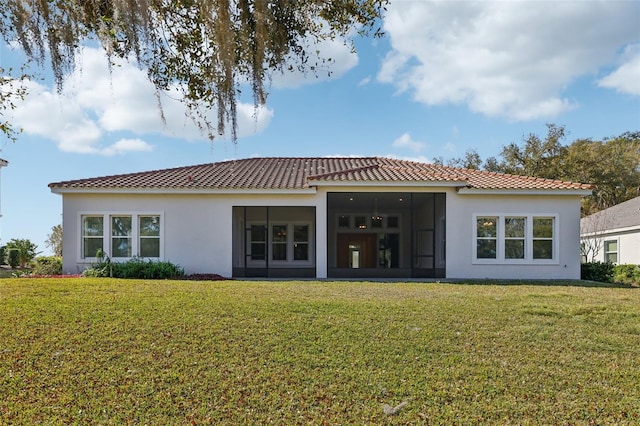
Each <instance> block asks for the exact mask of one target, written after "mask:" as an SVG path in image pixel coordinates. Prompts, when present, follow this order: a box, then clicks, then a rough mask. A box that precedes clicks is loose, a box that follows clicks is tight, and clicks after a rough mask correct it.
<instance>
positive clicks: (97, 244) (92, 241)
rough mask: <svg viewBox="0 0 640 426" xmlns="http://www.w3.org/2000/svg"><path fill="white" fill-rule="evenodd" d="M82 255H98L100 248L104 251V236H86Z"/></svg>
mask: <svg viewBox="0 0 640 426" xmlns="http://www.w3.org/2000/svg"><path fill="white" fill-rule="evenodd" d="M83 245H84V247H83V250H82V257H83V258H87V257H96V253H98V250H100V251H102V238H84V244H83Z"/></svg>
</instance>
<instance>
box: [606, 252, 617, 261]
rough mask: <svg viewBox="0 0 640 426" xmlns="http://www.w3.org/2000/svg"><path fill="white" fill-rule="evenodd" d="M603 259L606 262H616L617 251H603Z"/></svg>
mask: <svg viewBox="0 0 640 426" xmlns="http://www.w3.org/2000/svg"><path fill="white" fill-rule="evenodd" d="M604 261H605V262H608V263H618V253H605V254H604Z"/></svg>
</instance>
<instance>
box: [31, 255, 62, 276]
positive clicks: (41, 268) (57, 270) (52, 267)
mask: <svg viewBox="0 0 640 426" xmlns="http://www.w3.org/2000/svg"><path fill="white" fill-rule="evenodd" d="M31 273H32V274H33V275H61V274H62V258H61V257H58V256H40V257H36V259H35V264H34V265H33V270H32V271H31Z"/></svg>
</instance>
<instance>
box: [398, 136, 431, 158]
mask: <svg viewBox="0 0 640 426" xmlns="http://www.w3.org/2000/svg"><path fill="white" fill-rule="evenodd" d="M391 145H392V146H393V147H394V148H407V149H409V150H411V151H413V152H415V153H418V152H420V151H422V150H423V149H424V148H425V147H426V146H427V144H425V143H424V142H419V141H416V140H413V139H412V138H411V135H410V134H409V133H404V134H403V135H402V136H400V137H399V138H398V139H396V140H394V141H393V143H392V144H391Z"/></svg>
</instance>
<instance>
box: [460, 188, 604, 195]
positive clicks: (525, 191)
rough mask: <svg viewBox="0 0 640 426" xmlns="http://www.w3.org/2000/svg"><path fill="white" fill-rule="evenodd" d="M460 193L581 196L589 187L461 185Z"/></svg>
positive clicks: (590, 191)
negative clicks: (543, 187)
mask: <svg viewBox="0 0 640 426" xmlns="http://www.w3.org/2000/svg"><path fill="white" fill-rule="evenodd" d="M457 192H458V194H460V195H579V196H581V197H583V196H586V195H591V193H592V190H591V189H577V188H575V189H573V188H548V189H542V188H538V189H530V188H470V187H468V186H462V187H458V188H457Z"/></svg>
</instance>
